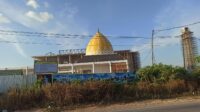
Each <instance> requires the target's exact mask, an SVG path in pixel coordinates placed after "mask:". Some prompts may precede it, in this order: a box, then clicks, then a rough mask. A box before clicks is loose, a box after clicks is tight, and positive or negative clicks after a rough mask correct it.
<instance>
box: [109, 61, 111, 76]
mask: <svg viewBox="0 0 200 112" xmlns="http://www.w3.org/2000/svg"><path fill="white" fill-rule="evenodd" d="M109 69H110V73H112V63H111V61H109Z"/></svg>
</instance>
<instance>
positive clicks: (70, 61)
mask: <svg viewBox="0 0 200 112" xmlns="http://www.w3.org/2000/svg"><path fill="white" fill-rule="evenodd" d="M69 63H72V60H71V55H69Z"/></svg>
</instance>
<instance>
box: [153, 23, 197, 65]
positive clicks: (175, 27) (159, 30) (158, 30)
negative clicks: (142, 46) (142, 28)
mask: <svg viewBox="0 0 200 112" xmlns="http://www.w3.org/2000/svg"><path fill="white" fill-rule="evenodd" d="M196 24H200V21H197V22H194V23H190V24H186V25H181V26H174V27H171V28H165V29H156V30H152V39H151V40H152V41H151V44H152V47H151V49H152V59H151V61H152V65H153V64H154V63H155V60H156V59H155V57H154V45H153V44H154V35H155V32H162V31H168V30H173V29H177V28H183V27H188V26H192V25H196Z"/></svg>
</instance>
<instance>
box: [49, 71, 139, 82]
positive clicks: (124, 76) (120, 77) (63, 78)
mask: <svg viewBox="0 0 200 112" xmlns="http://www.w3.org/2000/svg"><path fill="white" fill-rule="evenodd" d="M135 78H136V75H135V74H134V73H98V74H54V75H53V81H54V82H61V83H66V82H71V81H77V80H78V81H87V80H113V81H115V82H118V81H119V82H122V81H129V80H134V79H135Z"/></svg>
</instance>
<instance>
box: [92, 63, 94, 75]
mask: <svg viewBox="0 0 200 112" xmlns="http://www.w3.org/2000/svg"><path fill="white" fill-rule="evenodd" d="M94 69H95V68H94V63H92V73H94V72H95V71H94Z"/></svg>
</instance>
